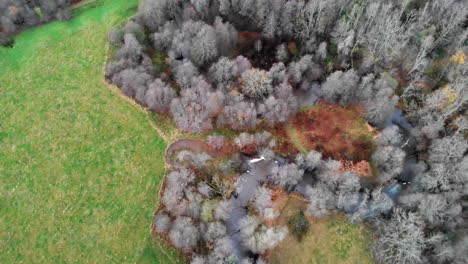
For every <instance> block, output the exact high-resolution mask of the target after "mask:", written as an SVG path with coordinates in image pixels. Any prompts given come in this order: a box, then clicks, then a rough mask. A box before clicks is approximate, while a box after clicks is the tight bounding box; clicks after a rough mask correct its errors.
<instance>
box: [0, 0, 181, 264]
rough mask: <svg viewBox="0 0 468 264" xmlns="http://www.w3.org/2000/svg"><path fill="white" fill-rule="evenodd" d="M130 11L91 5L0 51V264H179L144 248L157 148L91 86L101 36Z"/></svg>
mask: <svg viewBox="0 0 468 264" xmlns="http://www.w3.org/2000/svg"><path fill="white" fill-rule="evenodd" d="M137 3H138V1H137V0H98V1H96V2H93V3H91V4H89V5H85V6H82V7H80V8H77V9H75V10H73V13H74V14H73V16H74V17H73V19H72V20H71V21H68V22H52V23H50V24H47V25H44V26H41V27H38V28H34V29H30V30H27V31H25V32H23V33H21V34H20V35H18V36H17V37H16V42H15V46H14V47H13V48H0V90H1V92H2V96H1V97H0V105H1V106H2V111H1V112H0V182H1V184H0V262H1V263H51V262H54V263H180V260H179V257H178V255H177V254H176V253H175V251H173V250H171V249H169V248H167V247H166V246H164V245H163V244H161V243H156V247H154V245H155V243H153V241H152V238H151V237H150V236H149V232H150V224H151V219H152V215H153V213H154V210H155V208H156V207H157V204H158V197H157V195H156V194H157V191H158V189H159V186H160V183H161V182H162V178H163V176H164V160H163V158H164V151H165V149H166V143H165V142H164V140H163V139H162V138H161V137H160V136H159V135H158V134H157V133H156V132H155V131H154V129H153V127H152V126H151V123H150V122H148V116H147V115H146V114H145V113H142V112H141V111H139V110H138V109H136V108H135V107H133V106H132V105H130V104H128V103H127V102H126V101H124V100H122V99H121V97H119V96H117V95H116V94H115V93H112V92H110V91H109V89H108V87H107V86H106V85H105V84H104V82H103V75H102V67H103V64H104V63H105V56H106V54H105V52H106V46H107V40H106V35H107V31H108V30H109V28H110V27H111V26H112V25H114V24H117V23H119V22H120V21H122V20H124V19H127V18H128V17H129V16H131V15H132V14H133V13H135V12H136V9H137ZM156 242H157V241H156ZM155 256H157V258H156V257H155Z"/></svg>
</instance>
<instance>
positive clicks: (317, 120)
mask: <svg viewBox="0 0 468 264" xmlns="http://www.w3.org/2000/svg"><path fill="white" fill-rule="evenodd" d="M290 130H291V131H290V132H293V133H294V136H295V137H296V139H294V140H295V143H296V144H301V146H300V147H302V148H305V149H306V150H312V149H313V150H317V151H319V152H321V153H322V154H323V155H324V156H325V157H331V158H334V159H339V160H351V161H355V162H359V161H361V160H368V159H369V158H370V155H371V153H372V149H373V140H372V138H373V134H372V132H371V131H370V130H369V129H368V128H367V123H366V122H365V121H364V119H363V118H362V107H360V106H347V107H343V106H339V105H335V104H329V103H325V102H319V104H318V105H317V106H313V107H310V108H309V109H307V110H305V111H301V112H299V113H297V114H296V116H295V117H294V118H292V120H291V121H290ZM290 136H291V135H290ZM298 147H299V146H298Z"/></svg>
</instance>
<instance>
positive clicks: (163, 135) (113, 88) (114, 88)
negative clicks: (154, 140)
mask: <svg viewBox="0 0 468 264" xmlns="http://www.w3.org/2000/svg"><path fill="white" fill-rule="evenodd" d="M93 1H95V0H93ZM108 58H109V44H108V45H106V51H105V58H104V64H103V66H102V76H105V72H106V65H107V61H108ZM102 82H103V83H104V85H106V86H107V87H108V88H109V89H110V90H111V91H112V92H114V93H115V94H116V95H118V96H119V97H120V98H122V99H124V100H125V101H127V102H128V103H129V104H131V105H133V106H134V107H136V108H138V109H139V110H140V111H142V112H144V113H145V116H146V119H147V120H148V122H149V123H150V124H151V126H152V127H153V128H154V130H156V132H158V134H159V135H160V136H161V138H162V139H163V140H164V142H166V145H168V146H169V144H170V143H171V142H172V140H171V137H170V136H169V135H167V134H166V133H164V131H163V130H162V129H160V128H159V127H158V126H157V125H156V124H155V123H154V121H153V120H151V118H150V115H151V112H150V111H148V110H147V109H146V108H144V107H143V106H141V105H140V104H138V103H137V102H135V100H133V99H132V98H130V97H128V96H126V95H124V94H123V93H122V92H121V91H120V89H119V87H117V86H115V85H113V84H110V83H108V82H107V81H106V79H105V78H104V77H103V78H102Z"/></svg>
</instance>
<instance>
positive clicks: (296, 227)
mask: <svg viewBox="0 0 468 264" xmlns="http://www.w3.org/2000/svg"><path fill="white" fill-rule="evenodd" d="M288 228H289V230H290V231H291V233H292V234H293V235H294V237H295V238H296V239H297V240H299V241H301V240H302V239H303V238H304V236H305V235H306V234H307V232H308V231H309V228H310V223H309V220H307V218H306V216H305V215H304V212H302V211H299V212H298V213H297V214H296V215H295V216H293V217H291V218H290V219H289V221H288Z"/></svg>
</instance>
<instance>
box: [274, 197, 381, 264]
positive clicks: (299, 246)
mask: <svg viewBox="0 0 468 264" xmlns="http://www.w3.org/2000/svg"><path fill="white" fill-rule="evenodd" d="M297 197H299V198H297ZM306 208H307V204H306V203H305V202H304V201H303V200H302V198H300V196H295V195H290V198H289V199H288V200H287V202H286V204H285V206H284V207H283V208H282V210H281V215H280V217H279V219H278V220H277V221H278V224H280V225H286V223H287V222H288V221H289V219H291V218H292V217H294V216H295V215H296V214H297V213H298V212H299V211H304V210H306ZM309 221H310V228H309V231H308V232H307V233H306V235H305V236H304V238H303V239H302V241H298V240H297V239H296V238H295V237H294V236H293V235H292V232H289V233H288V235H287V236H286V238H285V239H284V240H283V241H282V242H281V243H280V244H279V246H278V247H277V248H275V249H274V250H273V251H272V252H271V255H270V256H269V257H270V261H271V263H272V264H280V263H295V264H337V263H340V264H367V263H368V264H370V263H373V258H372V254H371V253H370V244H371V240H372V236H371V234H370V231H369V230H368V229H367V228H366V226H365V225H364V224H352V223H350V222H349V219H348V218H347V217H346V216H344V215H341V214H331V215H330V216H329V217H323V218H320V219H314V218H309Z"/></svg>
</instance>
